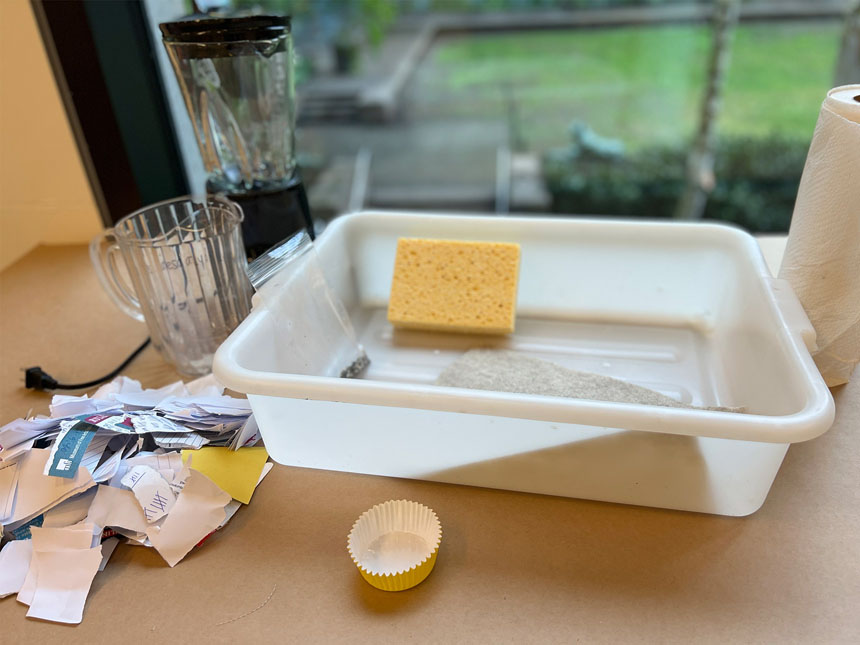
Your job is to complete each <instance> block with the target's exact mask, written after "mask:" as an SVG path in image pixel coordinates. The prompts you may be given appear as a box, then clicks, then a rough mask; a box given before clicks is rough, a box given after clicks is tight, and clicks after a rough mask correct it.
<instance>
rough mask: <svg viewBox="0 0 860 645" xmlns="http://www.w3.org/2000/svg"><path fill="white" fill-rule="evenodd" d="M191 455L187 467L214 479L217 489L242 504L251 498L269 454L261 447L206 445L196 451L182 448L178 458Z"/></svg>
mask: <svg viewBox="0 0 860 645" xmlns="http://www.w3.org/2000/svg"><path fill="white" fill-rule="evenodd" d="M189 455H191V457H192V459H191V468H193V469H194V470H197V471H200V472H201V473H203V474H204V475H206V476H207V477H208V478H209V479H211V480H212V481H213V482H215V483H216V484H217V485H218V487H219V488H221V490H223V491H224V492H225V493H227V494H229V495H230V496H231V497H232V498H233V499H236V500H239V501H240V502H242V503H243V504H247V503H248V502H250V501H251V495H253V494H254V488H256V486H257V482H258V481H259V479H260V474H261V473H262V472H263V466H264V465H265V463H266V460H267V459H268V458H269V453H267V452H266V449H265V448H264V447H262V446H255V447H251V448H241V449H239V450H230V449H229V448H227V447H213V446H206V447H203V448H200V450H183V451H182V461H183V462H187V461H188V457H189Z"/></svg>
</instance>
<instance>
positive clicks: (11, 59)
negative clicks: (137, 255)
mask: <svg viewBox="0 0 860 645" xmlns="http://www.w3.org/2000/svg"><path fill="white" fill-rule="evenodd" d="M101 229H102V225H101V219H100V217H99V214H98V209H97V207H96V204H95V201H94V199H93V195H92V192H91V190H90V186H89V182H88V180H87V177H86V174H85V172H84V167H83V164H82V163H81V159H80V156H79V154H78V150H77V147H76V145H75V141H74V139H73V136H72V132H71V129H70V127H69V122H68V119H67V118H66V113H65V110H64V108H63V104H62V102H61V100H60V95H59V92H58V90H57V86H56V83H55V82H54V77H53V74H52V72H51V67H50V65H49V63H48V58H47V55H46V53H45V48H44V46H43V45H42V40H41V37H40V35H39V30H38V28H37V26H36V19H35V17H34V15H33V10H32V8H31V7H30V3H29V2H28V0H0V270H2V269H3V268H5V267H6V266H8V265H9V264H12V263H13V262H14V261H15V260H17V259H18V258H20V257H21V256H23V255H24V254H26V253H27V252H28V251H30V250H31V249H32V248H33V247H35V246H37V245H38V244H77V243H83V242H87V241H89V239H90V238H92V237H93V236H94V235H96V233H98V232H99V231H100V230H101Z"/></svg>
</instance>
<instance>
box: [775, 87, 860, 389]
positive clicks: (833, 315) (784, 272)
mask: <svg viewBox="0 0 860 645" xmlns="http://www.w3.org/2000/svg"><path fill="white" fill-rule="evenodd" d="M855 97H860V85H844V86H842V87H837V88H834V89H832V90H830V91H829V92H828V93H827V98H826V99H825V100H824V103H823V104H822V106H821V113H820V114H819V116H818V123H817V124H816V126H815V132H814V134H813V135H812V144H811V145H810V147H809V155H808V156H807V158H806V165H805V166H804V168H803V177H802V178H801V180H800V187H799V188H798V192H797V201H796V202H795V205H794V214H793V216H792V219H791V229H790V231H789V234H788V243H787V245H786V249H785V256H784V258H783V261H782V266H781V267H780V270H779V277H780V278H783V279H785V280H787V281H788V282H789V283H790V284H791V286H792V287H793V288H794V291H795V293H796V294H797V297H798V298H799V299H800V302H801V304H802V305H803V308H804V309H805V310H806V314H807V315H808V316H809V320H810V322H811V323H812V326H813V327H815V332H816V334H817V337H818V338H817V342H818V351H817V352H816V353H815V354H814V355H813V357H814V359H815V363H816V365H818V369H819V370H820V371H821V374H822V376H824V380H825V382H826V383H827V385H829V386H831V387H832V386H834V385H840V384H842V383H846V382H847V381H848V379H849V378H850V376H851V372H852V371H853V370H854V367H855V365H857V363H858V362H860V99H855Z"/></svg>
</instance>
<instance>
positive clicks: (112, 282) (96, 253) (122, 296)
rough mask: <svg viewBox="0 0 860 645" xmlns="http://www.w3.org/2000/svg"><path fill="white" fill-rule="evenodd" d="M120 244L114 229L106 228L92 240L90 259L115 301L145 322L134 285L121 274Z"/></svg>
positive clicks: (124, 310) (129, 313)
mask: <svg viewBox="0 0 860 645" xmlns="http://www.w3.org/2000/svg"><path fill="white" fill-rule="evenodd" d="M119 253H120V250H119V244H117V242H116V237H115V236H114V233H113V229H112V228H109V229H107V230H105V231H104V232H103V233H102V234H101V235H97V236H96V237H94V238H93V240H92V241H91V242H90V260H92V263H93V267H94V268H95V270H96V276H98V279H99V282H101V284H102V287H104V290H105V291H106V292H107V294H108V295H109V296H110V299H111V300H113V303H114V304H115V305H116V306H117V307H119V308H120V309H121V310H122V311H123V312H125V313H126V314H128V315H129V316H131V317H132V318H134V319H135V320H139V321H141V322H144V318H143V310H142V309H141V308H140V301H139V300H138V299H137V295H136V294H135V292H134V287H132V286H131V285H130V284H128V282H127V281H126V280H124V279H123V278H122V277H121V276H120V272H119V270H118V269H119V267H118V265H117V258H118V257H119Z"/></svg>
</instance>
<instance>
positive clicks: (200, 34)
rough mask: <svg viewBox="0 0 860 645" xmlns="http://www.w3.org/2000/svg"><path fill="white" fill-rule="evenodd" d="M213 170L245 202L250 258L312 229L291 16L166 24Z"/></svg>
mask: <svg viewBox="0 0 860 645" xmlns="http://www.w3.org/2000/svg"><path fill="white" fill-rule="evenodd" d="M159 27H160V29H161V33H162V37H163V41H164V46H165V48H166V49H167V53H168V55H169V57H170V61H171V63H172V65H173V69H174V71H175V73H176V77H177V79H178V81H179V86H180V89H181V90H182V95H183V98H184V100H185V106H186V108H187V109H188V113H189V115H190V116H191V123H192V125H193V127H194V135H195V138H196V140H197V144H198V146H199V147H200V153H201V155H202V157H203V164H204V166H205V168H206V172H207V173H208V176H207V180H206V190H207V192H208V193H210V194H221V195H224V196H226V197H228V198H229V199H230V200H232V201H234V202H236V203H237V204H239V206H240V207H241V208H242V211H243V212H244V216H245V217H244V220H243V222H242V234H243V238H244V242H245V250H246V252H247V254H248V257H249V258H254V257H257V256H258V255H260V254H262V253H263V252H265V251H266V250H267V249H269V248H271V247H272V246H274V245H276V244H278V243H279V242H281V241H282V240H284V239H286V238H288V237H290V236H291V235H293V234H295V233H296V232H298V231H301V230H306V231H307V233H308V234H309V235H310V236H311V237H313V223H312V220H311V215H310V209H309V207H308V201H307V196H306V194H305V190H304V186H303V185H302V181H301V177H300V175H299V172H298V168H297V165H296V158H295V89H294V80H293V46H292V34H291V31H290V18H289V17H286V16H242V17H230V18H199V19H186V20H179V21H176V22H166V23H162V24H160V25H159Z"/></svg>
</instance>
